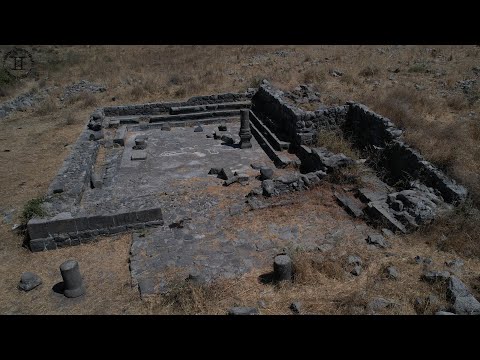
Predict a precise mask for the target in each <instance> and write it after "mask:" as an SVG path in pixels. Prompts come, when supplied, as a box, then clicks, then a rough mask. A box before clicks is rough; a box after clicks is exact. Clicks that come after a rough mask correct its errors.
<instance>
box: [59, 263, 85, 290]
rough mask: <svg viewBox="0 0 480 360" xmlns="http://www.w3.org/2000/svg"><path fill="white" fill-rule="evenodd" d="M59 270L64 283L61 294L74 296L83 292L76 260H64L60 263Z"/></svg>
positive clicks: (83, 288)
mask: <svg viewBox="0 0 480 360" xmlns="http://www.w3.org/2000/svg"><path fill="white" fill-rule="evenodd" d="M60 272H61V273H62V278H63V284H64V290H63V294H64V295H65V296H66V297H68V298H76V297H79V296H82V295H83V294H85V287H84V286H83V281H82V275H81V274H80V268H79V267H78V262H76V261H75V260H67V261H65V262H64V263H63V264H62V265H60Z"/></svg>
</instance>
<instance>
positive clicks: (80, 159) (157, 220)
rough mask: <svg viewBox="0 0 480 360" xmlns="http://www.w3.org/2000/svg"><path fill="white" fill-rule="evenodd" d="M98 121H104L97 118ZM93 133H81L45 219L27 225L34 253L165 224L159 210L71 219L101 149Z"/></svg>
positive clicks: (46, 207)
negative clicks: (92, 137)
mask: <svg viewBox="0 0 480 360" xmlns="http://www.w3.org/2000/svg"><path fill="white" fill-rule="evenodd" d="M96 121H99V122H101V121H102V119H101V118H98V119H97V120H96ZM89 125H90V124H89ZM94 133H95V132H94V131H92V130H90V129H89V127H86V128H85V129H84V130H83V132H82V133H81V134H80V136H79V138H78V140H77V142H76V143H75V145H74V146H73V148H72V151H71V153H70V154H69V155H68V156H67V158H66V159H65V161H64V162H63V164H62V167H61V168H60V170H59V172H58V173H57V175H56V177H55V178H54V180H53V181H52V183H51V184H50V186H49V188H48V190H47V194H46V196H45V199H44V202H43V203H42V209H43V210H44V212H45V216H44V217H42V218H33V219H31V220H30V221H29V222H28V224H27V230H28V235H29V238H30V242H29V244H30V249H31V250H32V251H43V250H52V249H57V248H59V247H63V246H71V245H78V244H80V243H86V242H89V241H92V240H94V239H95V237H96V236H98V235H109V234H116V233H119V232H122V231H126V230H128V229H139V228H145V227H148V226H157V225H163V217H162V212H161V209H160V208H157V207H153V208H143V209H140V208H139V209H137V210H136V211H119V212H117V213H114V214H111V213H98V214H90V215H88V216H75V215H74V214H73V216H72V213H74V209H75V207H76V206H78V205H79V203H80V201H81V199H82V196H83V193H84V191H85V190H86V189H87V188H88V187H89V186H90V181H91V176H92V172H93V168H94V165H95V161H96V157H97V154H98V149H99V146H100V145H99V143H98V142H97V141H95V140H92V139H91V138H90V137H91V135H92V134H94Z"/></svg>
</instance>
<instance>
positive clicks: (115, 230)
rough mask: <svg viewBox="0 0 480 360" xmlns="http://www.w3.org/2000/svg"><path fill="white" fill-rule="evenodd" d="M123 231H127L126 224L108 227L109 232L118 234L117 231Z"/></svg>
mask: <svg viewBox="0 0 480 360" xmlns="http://www.w3.org/2000/svg"><path fill="white" fill-rule="evenodd" d="M124 231H127V227H126V225H122V226H115V227H113V228H111V229H110V234H118V233H121V232H124Z"/></svg>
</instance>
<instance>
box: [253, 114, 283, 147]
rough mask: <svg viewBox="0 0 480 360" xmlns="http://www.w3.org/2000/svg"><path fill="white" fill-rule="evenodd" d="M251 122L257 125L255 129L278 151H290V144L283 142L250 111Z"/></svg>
mask: <svg viewBox="0 0 480 360" xmlns="http://www.w3.org/2000/svg"><path fill="white" fill-rule="evenodd" d="M250 122H252V123H254V124H255V127H256V128H257V129H258V130H259V131H260V132H261V133H262V135H263V136H264V137H265V138H266V139H267V140H268V141H269V142H270V144H271V145H272V147H273V148H274V149H275V150H277V151H282V150H288V148H289V147H290V143H289V142H286V141H282V140H280V139H278V138H277V136H276V135H275V134H274V133H273V132H272V131H271V130H270V129H269V128H268V127H267V126H266V125H265V124H264V123H263V122H262V120H260V119H259V118H258V117H257V116H256V115H255V114H254V113H253V111H250Z"/></svg>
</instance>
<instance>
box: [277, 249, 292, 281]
mask: <svg viewBox="0 0 480 360" xmlns="http://www.w3.org/2000/svg"><path fill="white" fill-rule="evenodd" d="M273 273H274V278H275V281H292V260H291V259H290V257H289V256H288V255H285V254H280V255H277V256H275V259H274V261H273Z"/></svg>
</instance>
